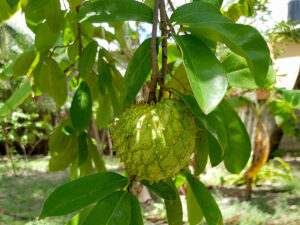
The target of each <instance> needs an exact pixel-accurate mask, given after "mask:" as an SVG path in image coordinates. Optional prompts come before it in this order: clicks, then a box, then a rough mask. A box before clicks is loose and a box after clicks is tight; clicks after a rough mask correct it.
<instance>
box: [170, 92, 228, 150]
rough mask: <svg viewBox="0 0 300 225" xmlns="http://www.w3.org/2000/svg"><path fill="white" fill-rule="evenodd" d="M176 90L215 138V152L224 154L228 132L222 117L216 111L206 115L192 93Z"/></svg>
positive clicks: (213, 141)
mask: <svg viewBox="0 0 300 225" xmlns="http://www.w3.org/2000/svg"><path fill="white" fill-rule="evenodd" d="M174 91H175V93H176V94H177V95H178V96H179V97H180V98H181V99H182V100H183V101H184V103H185V104H186V105H187V106H188V108H189V109H190V110H191V112H192V113H193V114H194V115H195V116H196V117H197V118H198V119H199V122H200V123H201V124H202V126H203V127H204V128H205V129H206V130H207V131H208V132H209V134H210V135H209V136H211V137H209V138H212V139H215V140H212V143H213V146H214V152H217V154H218V155H221V156H222V155H223V154H224V151H225V148H226V145H227V132H226V130H225V127H224V125H223V124H222V121H221V118H220V117H219V116H218V115H217V114H216V113H214V112H212V113H210V114H209V115H205V114H204V113H203V112H202V111H201V109H200V107H199V105H198V104H197V102H196V99H195V98H194V97H193V96H192V95H184V94H182V93H180V92H178V91H176V90H174ZM217 146H219V147H217ZM216 150H217V151H216Z"/></svg>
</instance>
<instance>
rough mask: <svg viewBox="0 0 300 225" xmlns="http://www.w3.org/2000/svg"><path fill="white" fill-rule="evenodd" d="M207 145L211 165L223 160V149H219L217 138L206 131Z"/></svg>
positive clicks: (213, 165)
mask: <svg viewBox="0 0 300 225" xmlns="http://www.w3.org/2000/svg"><path fill="white" fill-rule="evenodd" d="M207 139H208V145H209V150H208V154H209V160H210V163H211V166H212V167H215V166H217V165H219V164H220V163H221V162H222V161H223V155H224V150H223V149H221V146H220V144H219V143H218V141H217V139H216V138H215V137H214V136H212V135H211V134H210V133H207Z"/></svg>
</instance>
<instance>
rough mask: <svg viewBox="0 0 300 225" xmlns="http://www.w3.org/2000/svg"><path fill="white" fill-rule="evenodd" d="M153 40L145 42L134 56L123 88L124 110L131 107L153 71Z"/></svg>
mask: <svg viewBox="0 0 300 225" xmlns="http://www.w3.org/2000/svg"><path fill="white" fill-rule="evenodd" d="M150 45H151V39H147V40H145V41H144V42H143V43H142V44H141V45H140V46H139V47H138V49H137V50H136V51H135V53H134V55H133V56H132V58H131V60H130V62H129V64H128V67H127V70H126V73H125V76H124V80H123V87H122V91H121V93H122V95H121V96H122V99H121V104H122V110H124V109H125V108H126V107H127V106H129V105H131V104H132V103H133V102H134V100H135V97H136V95H137V94H138V92H139V90H140V89H141V87H142V86H143V84H144V82H145V80H146V78H147V76H148V75H149V73H150V71H151V69H152V58H151V51H150V50H149V49H150Z"/></svg>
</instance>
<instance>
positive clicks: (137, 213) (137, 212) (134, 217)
mask: <svg viewBox="0 0 300 225" xmlns="http://www.w3.org/2000/svg"><path fill="white" fill-rule="evenodd" d="M130 203H131V219H130V225H143V224H144V222H143V217H142V212H141V207H140V202H139V200H138V199H137V197H136V196H135V195H134V194H133V193H132V192H131V193H130Z"/></svg>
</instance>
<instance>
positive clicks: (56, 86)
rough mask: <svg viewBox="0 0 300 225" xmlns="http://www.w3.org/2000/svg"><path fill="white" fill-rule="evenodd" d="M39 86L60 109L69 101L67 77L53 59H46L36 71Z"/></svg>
mask: <svg viewBox="0 0 300 225" xmlns="http://www.w3.org/2000/svg"><path fill="white" fill-rule="evenodd" d="M34 73H36V75H35V77H36V78H35V79H37V81H36V82H37V84H38V86H39V88H40V89H41V91H43V92H45V93H47V94H48V95H50V96H51V97H52V98H53V99H54V101H55V103H56V108H57V109H59V108H60V107H61V106H62V105H63V104H64V103H65V101H66V99H67V92H68V91H67V83H66V76H65V74H64V73H63V71H62V70H61V68H60V67H59V65H58V63H57V62H56V61H55V60H54V59H52V58H49V59H45V60H44V61H42V62H41V65H38V66H37V69H36V70H35V72H34Z"/></svg>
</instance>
